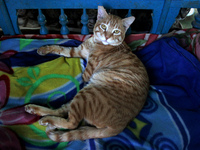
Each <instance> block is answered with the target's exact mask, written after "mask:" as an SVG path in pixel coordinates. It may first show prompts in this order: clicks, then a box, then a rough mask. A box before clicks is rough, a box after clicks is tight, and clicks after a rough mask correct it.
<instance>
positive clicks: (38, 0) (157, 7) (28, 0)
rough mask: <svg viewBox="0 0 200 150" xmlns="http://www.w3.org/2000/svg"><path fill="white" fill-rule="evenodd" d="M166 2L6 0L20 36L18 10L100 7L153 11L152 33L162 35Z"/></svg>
mask: <svg viewBox="0 0 200 150" xmlns="http://www.w3.org/2000/svg"><path fill="white" fill-rule="evenodd" d="M165 1H166V0H118V1H116V0H92V1H91V0H84V1H83V0H59V1H58V0H5V3H6V6H7V8H8V12H9V14H10V18H11V21H12V24H13V27H14V30H15V33H16V34H20V33H21V32H20V30H19V27H18V24H17V14H16V11H17V9H97V7H98V6H99V5H101V6H104V7H105V8H107V9H127V10H129V9H151V10H153V15H152V19H153V26H152V29H151V33H160V32H159V31H158V28H161V27H162V26H163V25H162V24H161V25H160V18H161V17H162V15H164V14H163V13H162V12H163V6H164V4H165Z"/></svg>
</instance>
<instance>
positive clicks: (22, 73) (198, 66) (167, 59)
mask: <svg viewBox="0 0 200 150" xmlns="http://www.w3.org/2000/svg"><path fill="white" fill-rule="evenodd" d="M157 37H158V36H157ZM129 43H130V44H131V45H130V46H131V47H132V49H133V50H135V48H136V47H138V43H140V44H139V45H140V46H141V44H145V43H146V41H144V39H142V40H140V41H135V42H134V41H130V42H129ZM49 44H59V45H64V46H78V45H79V44H81V42H80V41H77V40H70V39H40V40H38V39H22V38H14V39H7V40H3V41H1V42H0V50H1V55H0V91H1V92H0V130H1V131H2V132H0V137H1V138H0V146H1V147H2V149H6V148H8V147H9V148H10V147H15V149H21V148H22V147H23V148H24V149H31V150H32V149H37V150H38V149H41V150H45V149H66V150H86V149H87V150H114V149H118V150H134V149H136V150H137V149H138V150H140V149H149V150H150V149H172V150H174V149H180V150H182V149H191V150H195V149H199V148H200V143H199V141H200V137H199V136H198V135H199V134H200V130H199V127H198V125H199V123H200V115H199V105H200V94H199V91H200V87H199V85H200V78H199V76H200V62H199V61H198V59H197V58H196V57H195V56H194V55H193V54H191V53H190V52H188V51H186V50H185V49H183V48H182V47H181V46H180V45H179V44H180V43H179V41H178V40H177V38H174V37H170V38H162V39H160V40H156V41H154V42H153V41H152V43H151V44H150V43H149V45H147V46H146V45H145V47H144V48H143V49H141V50H139V51H134V53H135V54H136V55H137V56H138V57H139V58H140V59H141V61H142V62H143V63H144V65H145V66H146V68H147V71H148V74H149V78H150V83H151V86H150V90H149V94H148V98H147V100H146V103H145V106H144V107H143V109H142V110H141V112H140V113H139V115H138V116H137V117H136V118H135V119H133V120H132V121H131V122H130V123H129V124H128V126H127V127H126V128H125V129H124V130H123V132H121V133H120V134H119V135H117V136H114V137H109V138H103V139H90V140H85V141H73V142H63V143H57V142H53V141H51V140H50V139H49V138H48V137H47V136H46V133H45V127H43V126H40V125H39V124H38V119H39V117H38V116H35V115H30V114H28V113H26V112H25V111H24V105H25V104H27V103H34V104H39V105H45V106H47V107H50V108H53V109H55V108H58V107H60V106H61V105H62V104H63V103H66V102H69V101H70V100H72V99H73V97H74V95H75V94H76V93H77V92H78V91H79V90H80V89H81V88H83V87H84V83H83V81H82V78H81V73H82V72H83V70H84V68H85V64H86V62H85V61H83V60H81V59H78V58H64V57H59V56H57V55H53V54H48V55H46V56H39V55H38V54H37V53H36V50H37V48H38V47H40V46H42V45H49ZM116 115H117V114H116ZM5 135H6V136H5ZM2 137H5V138H2ZM10 138H12V139H13V140H12V141H10V140H9V139H10ZM7 139H8V140H7Z"/></svg>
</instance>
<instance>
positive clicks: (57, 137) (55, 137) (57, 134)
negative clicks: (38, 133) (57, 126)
mask: <svg viewBox="0 0 200 150" xmlns="http://www.w3.org/2000/svg"><path fill="white" fill-rule="evenodd" d="M47 135H48V137H49V138H50V139H51V140H52V141H55V142H66V141H63V138H62V135H63V132H62V131H48V132H47Z"/></svg>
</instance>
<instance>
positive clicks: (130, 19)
mask: <svg viewBox="0 0 200 150" xmlns="http://www.w3.org/2000/svg"><path fill="white" fill-rule="evenodd" d="M134 20H135V17H134V16H131V17H128V18H124V19H122V21H123V25H124V27H125V29H126V30H128V28H129V27H130V25H131V24H132V23H133V21H134Z"/></svg>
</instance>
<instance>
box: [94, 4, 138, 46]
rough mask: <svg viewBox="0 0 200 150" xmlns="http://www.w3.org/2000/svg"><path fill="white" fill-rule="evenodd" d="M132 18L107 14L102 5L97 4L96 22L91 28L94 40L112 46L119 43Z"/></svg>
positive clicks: (133, 18) (122, 39)
mask: <svg viewBox="0 0 200 150" xmlns="http://www.w3.org/2000/svg"><path fill="white" fill-rule="evenodd" d="M134 20H135V17H133V16H131V17H128V18H125V19H121V18H120V17H118V16H115V15H110V14H107V12H106V10H105V9H104V7H103V6H98V15H97V22H96V24H95V26H94V30H93V33H94V39H95V42H98V43H102V44H104V45H112V46H117V45H120V44H121V43H122V42H123V41H124V38H125V33H126V31H127V29H128V28H129V27H130V25H131V24H132V23H133V21H134Z"/></svg>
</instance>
